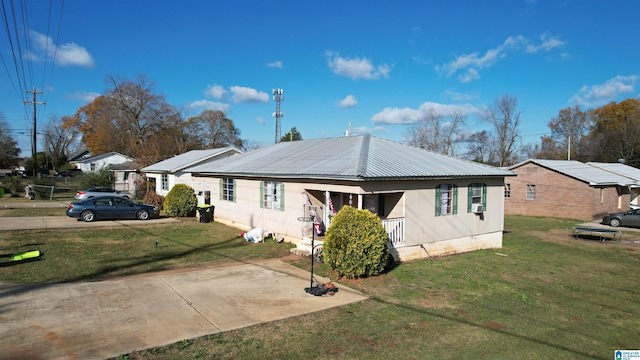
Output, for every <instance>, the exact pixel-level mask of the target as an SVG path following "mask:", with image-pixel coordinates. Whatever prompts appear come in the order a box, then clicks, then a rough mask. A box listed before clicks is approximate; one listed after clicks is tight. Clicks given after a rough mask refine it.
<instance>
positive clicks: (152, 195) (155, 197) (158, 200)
mask: <svg viewBox="0 0 640 360" xmlns="http://www.w3.org/2000/svg"><path fill="white" fill-rule="evenodd" d="M142 202H143V203H145V204H149V205H153V206H156V207H158V209H160V210H162V209H163V208H164V196H162V195H160V194H158V193H156V192H153V191H149V192H148V193H146V194H145V196H144V200H142Z"/></svg>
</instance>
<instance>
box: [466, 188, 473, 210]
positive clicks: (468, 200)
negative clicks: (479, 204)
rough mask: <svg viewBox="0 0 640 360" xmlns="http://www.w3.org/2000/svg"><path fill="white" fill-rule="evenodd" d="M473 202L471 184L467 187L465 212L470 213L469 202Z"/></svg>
mask: <svg viewBox="0 0 640 360" xmlns="http://www.w3.org/2000/svg"><path fill="white" fill-rule="evenodd" d="M472 201H473V184H469V187H467V212H468V213H470V212H471V202H472Z"/></svg>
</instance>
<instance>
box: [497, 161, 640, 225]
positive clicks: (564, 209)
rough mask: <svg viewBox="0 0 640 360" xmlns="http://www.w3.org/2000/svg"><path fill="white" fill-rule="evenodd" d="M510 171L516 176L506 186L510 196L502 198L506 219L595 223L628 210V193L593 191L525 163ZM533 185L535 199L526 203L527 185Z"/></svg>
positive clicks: (610, 189)
mask: <svg viewBox="0 0 640 360" xmlns="http://www.w3.org/2000/svg"><path fill="white" fill-rule="evenodd" d="M511 171H513V172H515V173H517V174H518V176H516V177H510V178H508V179H506V180H505V183H507V184H510V185H511V191H510V193H511V196H510V198H505V201H504V203H505V214H506V215H529V216H551V217H561V218H569V219H581V220H588V221H591V220H597V219H602V217H603V216H604V215H606V214H608V213H612V212H619V211H623V210H628V209H629V205H628V204H629V199H630V196H629V194H628V191H623V190H621V188H620V187H618V186H613V185H612V186H605V187H595V186H590V185H589V184H588V183H585V182H584V181H580V180H577V179H574V178H572V177H569V176H567V175H564V174H561V173H558V172H556V171H553V170H549V169H547V168H544V167H542V166H539V165H537V164H534V163H527V164H524V165H523V166H520V167H518V168H515V169H512V170H511ZM528 184H533V185H535V188H536V190H535V199H534V200H527V185H528Z"/></svg>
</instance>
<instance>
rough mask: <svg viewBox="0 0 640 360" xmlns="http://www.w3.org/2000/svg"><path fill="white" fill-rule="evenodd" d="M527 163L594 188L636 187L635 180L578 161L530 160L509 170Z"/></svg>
mask: <svg viewBox="0 0 640 360" xmlns="http://www.w3.org/2000/svg"><path fill="white" fill-rule="evenodd" d="M527 163H534V164H537V165H540V166H542V167H545V168H547V169H550V170H553V171H556V172H559V173H562V174H565V175H567V176H570V177H572V178H575V179H578V180H580V181H583V182H586V183H589V185H593V186H598V185H600V186H604V185H621V186H630V185H634V184H635V182H634V180H633V179H631V178H628V177H626V176H621V175H618V174H615V173H612V172H610V171H607V170H604V169H601V168H599V167H595V166H591V165H588V164H585V163H582V162H580V161H576V160H538V159H530V160H526V161H524V162H521V163H519V164H516V165H513V166H511V167H510V168H509V169H510V170H514V169H515V168H518V167H520V166H522V165H525V164H527Z"/></svg>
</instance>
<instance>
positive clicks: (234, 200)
mask: <svg viewBox="0 0 640 360" xmlns="http://www.w3.org/2000/svg"><path fill="white" fill-rule="evenodd" d="M232 182H233V199H232V200H233V202H236V196H237V195H238V194H237V192H238V188H236V179H233V180H232Z"/></svg>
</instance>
